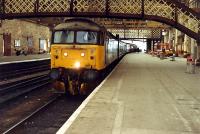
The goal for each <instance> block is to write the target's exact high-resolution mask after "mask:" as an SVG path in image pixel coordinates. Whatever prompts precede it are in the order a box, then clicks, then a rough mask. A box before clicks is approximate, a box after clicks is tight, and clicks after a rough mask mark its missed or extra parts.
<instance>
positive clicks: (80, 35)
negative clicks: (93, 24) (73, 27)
mask: <svg viewBox="0 0 200 134" xmlns="http://www.w3.org/2000/svg"><path fill="white" fill-rule="evenodd" d="M76 42H77V43H88V44H97V43H98V33H97V32H91V31H77V34H76Z"/></svg>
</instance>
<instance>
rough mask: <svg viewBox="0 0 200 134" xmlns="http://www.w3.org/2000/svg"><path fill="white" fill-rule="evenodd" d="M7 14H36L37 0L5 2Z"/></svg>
mask: <svg viewBox="0 0 200 134" xmlns="http://www.w3.org/2000/svg"><path fill="white" fill-rule="evenodd" d="M4 5H5V9H4V10H5V11H4V12H5V14H17V13H18V14H23V13H26V14H27V13H34V10H35V0H18V1H17V0H5V4H4Z"/></svg>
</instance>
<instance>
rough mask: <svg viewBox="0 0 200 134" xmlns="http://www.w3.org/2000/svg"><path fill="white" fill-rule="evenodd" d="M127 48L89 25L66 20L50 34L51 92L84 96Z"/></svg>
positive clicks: (99, 28) (83, 21)
mask: <svg viewBox="0 0 200 134" xmlns="http://www.w3.org/2000/svg"><path fill="white" fill-rule="evenodd" d="M131 47H132V46H131ZM129 48H130V44H128V43H125V42H122V41H120V40H119V38H118V37H116V36H114V35H112V34H111V33H110V32H108V31H107V30H106V28H105V27H103V26H100V25H98V24H96V23H94V22H93V21H90V20H87V19H69V20H66V21H65V23H61V24H59V25H57V26H55V28H54V29H53V32H52V43H51V72H50V77H51V78H52V79H53V88H54V89H55V90H56V91H60V92H64V93H69V94H71V95H77V94H87V88H86V87H87V85H88V84H90V83H93V82H94V81H96V80H97V79H98V78H99V77H100V76H101V75H102V74H103V73H104V71H105V70H106V68H107V67H108V66H109V65H111V64H112V63H113V62H114V61H116V60H117V59H119V58H121V57H122V56H123V55H125V54H126V53H127V52H129V50H128V49H129Z"/></svg>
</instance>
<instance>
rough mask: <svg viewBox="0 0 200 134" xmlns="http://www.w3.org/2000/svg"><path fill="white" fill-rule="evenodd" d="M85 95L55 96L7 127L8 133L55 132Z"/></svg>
mask: <svg viewBox="0 0 200 134" xmlns="http://www.w3.org/2000/svg"><path fill="white" fill-rule="evenodd" d="M85 98H86V97H72V98H66V96H64V95H62V96H57V97H56V98H53V99H52V100H50V101H48V102H47V103H46V104H45V105H43V106H41V107H40V108H38V109H37V110H35V111H34V112H33V113H31V114H30V115H28V116H27V117H25V118H24V119H22V120H21V121H19V122H18V123H16V124H15V125H13V126H12V127H10V128H9V129H7V130H6V131H4V132H3V134H9V133H29V134H35V133H56V131H57V130H58V129H59V128H60V127H61V126H62V125H63V124H64V122H65V121H66V120H67V119H68V118H69V117H70V116H71V114H72V113H73V112H74V111H75V110H76V109H77V108H78V106H79V105H80V104H81V103H82V101H83V100H84V99H85Z"/></svg>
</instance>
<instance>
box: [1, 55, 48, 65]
mask: <svg viewBox="0 0 200 134" xmlns="http://www.w3.org/2000/svg"><path fill="white" fill-rule="evenodd" d="M48 58H50V54H34V55H27V56H25V55H19V56H1V57H0V64H8V63H13V62H23V61H25V62H26V61H30V60H38V59H48Z"/></svg>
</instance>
